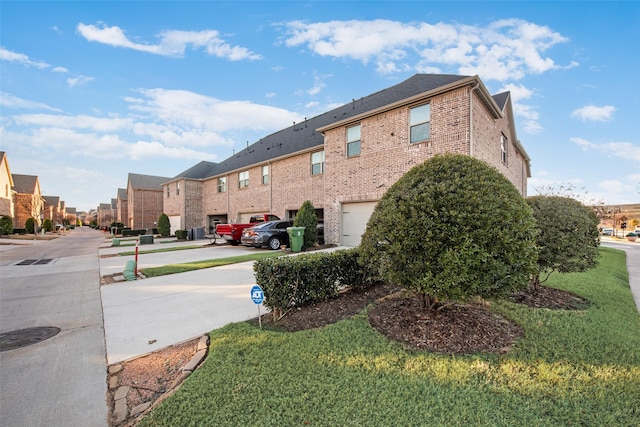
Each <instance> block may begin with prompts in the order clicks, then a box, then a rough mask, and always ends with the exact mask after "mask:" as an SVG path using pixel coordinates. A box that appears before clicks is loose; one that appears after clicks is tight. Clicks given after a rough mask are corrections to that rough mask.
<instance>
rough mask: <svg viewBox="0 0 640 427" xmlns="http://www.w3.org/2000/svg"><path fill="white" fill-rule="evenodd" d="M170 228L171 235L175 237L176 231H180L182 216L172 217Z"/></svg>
mask: <svg viewBox="0 0 640 427" xmlns="http://www.w3.org/2000/svg"><path fill="white" fill-rule="evenodd" d="M169 226H170V227H171V232H170V234H171V235H172V236H175V234H176V230H180V215H171V216H170V217H169Z"/></svg>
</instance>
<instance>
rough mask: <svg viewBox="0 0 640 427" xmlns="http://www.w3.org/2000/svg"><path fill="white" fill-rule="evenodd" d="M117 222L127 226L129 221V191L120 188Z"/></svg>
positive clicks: (117, 198)
mask: <svg viewBox="0 0 640 427" xmlns="http://www.w3.org/2000/svg"><path fill="white" fill-rule="evenodd" d="M116 211H117V215H116V222H120V223H122V224H126V223H127V221H128V220H129V202H128V199H127V189H126V188H118V195H117V197H116Z"/></svg>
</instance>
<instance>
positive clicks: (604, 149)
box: [571, 137, 640, 162]
mask: <svg viewBox="0 0 640 427" xmlns="http://www.w3.org/2000/svg"><path fill="white" fill-rule="evenodd" d="M571 142H573V143H575V144H577V145H579V146H580V147H582V149H583V150H596V151H599V152H601V153H604V154H607V155H608V156H609V157H620V158H623V159H626V160H631V161H636V162H640V146H637V145H634V144H632V143H630V142H606V143H604V144H596V143H593V142H591V141H588V140H586V139H584V138H577V137H574V138H571Z"/></svg>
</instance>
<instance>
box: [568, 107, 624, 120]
mask: <svg viewBox="0 0 640 427" xmlns="http://www.w3.org/2000/svg"><path fill="white" fill-rule="evenodd" d="M615 111H616V108H615V107H614V106H612V105H605V106H603V107H596V106H595V105H586V106H584V107H581V108H578V109H576V110H573V112H572V113H571V117H574V118H577V119H580V120H582V121H583V122H586V121H593V122H604V121H607V120H611V117H612V115H613V113H614V112H615Z"/></svg>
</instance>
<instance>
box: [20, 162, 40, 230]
mask: <svg viewBox="0 0 640 427" xmlns="http://www.w3.org/2000/svg"><path fill="white" fill-rule="evenodd" d="M12 177H13V190H14V191H15V194H14V211H15V216H14V218H13V225H14V227H15V228H25V223H26V221H27V219H29V218H33V219H34V220H35V222H36V224H38V225H42V224H41V223H42V221H41V219H40V214H42V213H43V208H44V199H43V198H42V193H41V191H40V181H39V180H38V177H37V176H35V175H20V174H15V173H14V174H12ZM27 231H28V232H33V230H27Z"/></svg>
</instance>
